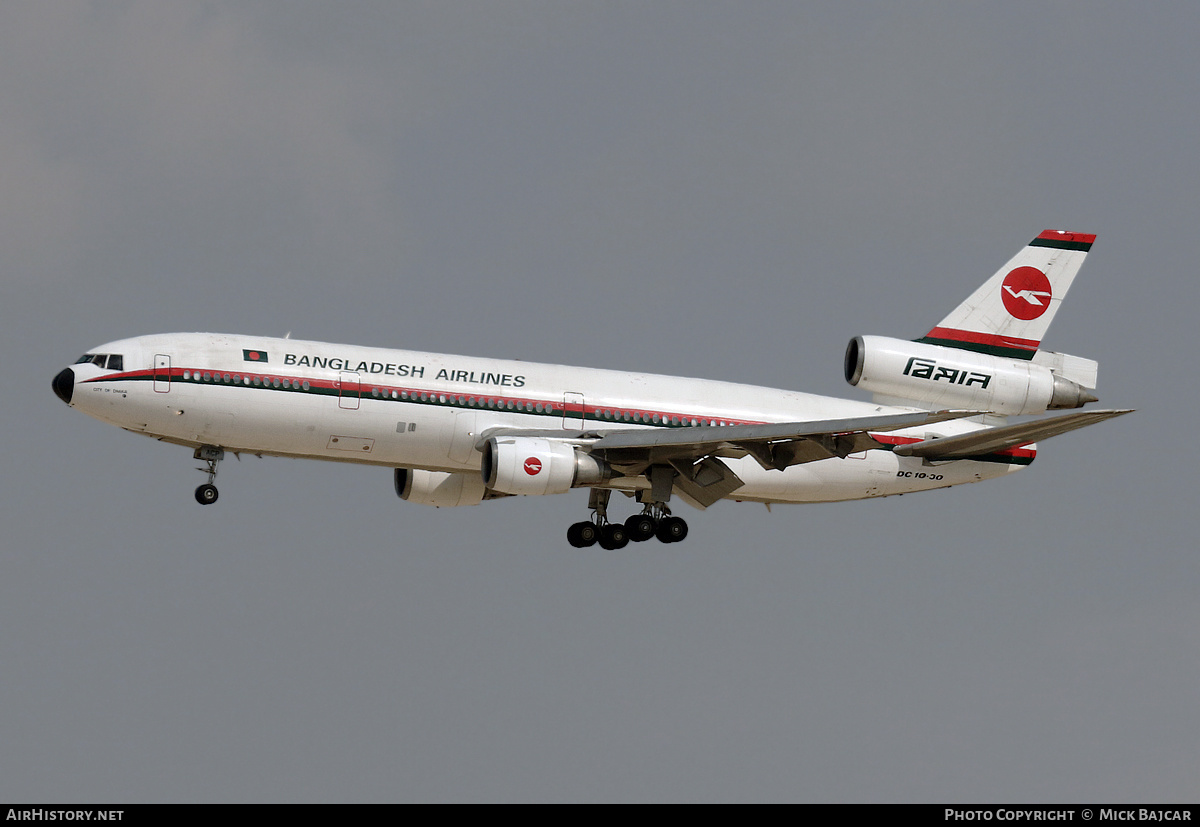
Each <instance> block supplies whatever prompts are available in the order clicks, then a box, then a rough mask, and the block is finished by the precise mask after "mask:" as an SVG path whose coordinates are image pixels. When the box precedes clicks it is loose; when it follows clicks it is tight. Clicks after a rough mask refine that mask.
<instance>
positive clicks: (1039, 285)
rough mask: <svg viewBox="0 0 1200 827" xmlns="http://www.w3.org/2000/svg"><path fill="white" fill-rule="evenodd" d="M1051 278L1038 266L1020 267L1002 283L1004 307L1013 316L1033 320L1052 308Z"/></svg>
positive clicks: (1001, 290)
mask: <svg viewBox="0 0 1200 827" xmlns="http://www.w3.org/2000/svg"><path fill="white" fill-rule="evenodd" d="M1051 297H1052V293H1051V290H1050V279H1048V278H1046V274H1045V273H1043V272H1042V271H1041V270H1039V269H1037V268H1036V267H1018V268H1017V269H1016V270H1013V271H1012V272H1011V273H1009V274H1008V275H1007V276H1005V277H1004V282H1003V283H1002V284H1001V285H1000V298H1002V299H1004V309H1005V310H1007V311H1008V312H1009V315H1011V316H1012V317H1013V318H1016V319H1022V320H1023V321H1027V322H1028V321H1032V320H1034V319H1036V318H1037V317H1038V316H1040V315H1042V314H1043V313H1045V312H1046V311H1047V310H1049V309H1050V299H1051Z"/></svg>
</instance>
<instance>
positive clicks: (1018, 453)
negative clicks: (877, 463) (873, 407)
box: [871, 433, 1038, 460]
mask: <svg viewBox="0 0 1200 827" xmlns="http://www.w3.org/2000/svg"><path fill="white" fill-rule="evenodd" d="M871 439H874V441H875V442H882V443H884V444H887V445H911V444H913V443H917V442H924V439H918V438H914V437H896V436H893V435H890V433H872V435H871ZM1033 442H1037V441H1036V439H1031V441H1030V442H1028V443H1026V444H1031V443H1033ZM989 453H990V454H996V455H998V456H1012V457H1026V459H1030V460H1032V459H1033V457H1036V456H1037V455H1038V453H1037V451H1036V450H1033V449H1032V448H1021V447H1016V448H1006V449H1004V450H1002V451H989ZM964 459H967V457H964Z"/></svg>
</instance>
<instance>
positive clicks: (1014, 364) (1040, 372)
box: [846, 336, 1096, 416]
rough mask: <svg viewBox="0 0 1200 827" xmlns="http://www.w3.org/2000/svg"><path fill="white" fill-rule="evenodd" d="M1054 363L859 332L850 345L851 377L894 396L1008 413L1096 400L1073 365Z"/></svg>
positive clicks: (857, 383)
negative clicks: (1071, 372)
mask: <svg viewBox="0 0 1200 827" xmlns="http://www.w3.org/2000/svg"><path fill="white" fill-rule="evenodd" d="M1050 355H1051V356H1060V354H1050ZM1063 360H1073V362H1070V364H1073V365H1079V364H1082V363H1085V362H1086V363H1089V364H1091V365H1092V366H1093V368H1094V366H1095V363H1094V362H1090V360H1084V359H1080V358H1079V357H1070V356H1061V359H1059V360H1058V361H1059V362H1060V363H1061V362H1062V361H1063ZM1053 364H1054V361H1053V360H1051V361H1050V362H1049V363H1047V361H1046V360H1044V359H1043V360H1028V361H1027V360H1022V359H1008V358H1004V357H1001V356H990V355H988V354H985V353H976V352H974V351H970V350H962V349H958V348H950V347H942V346H940V345H930V344H923V343H921V342H907V341H904V340H902V339H890V338H886V337H883V336H858V337H856V338H854V339H851V340H850V344H849V345H848V346H847V348H846V381H847V382H849V383H850V384H851V385H855V386H857V387H860V388H864V389H866V390H869V391H871V392H872V393H874V394H876V395H878V396H882V397H886V398H888V399H900V400H908V401H911V402H915V403H917V404H919V405H922V406H928V407H931V408H964V409H968V410H976V411H990V412H992V413H995V414H1000V415H1003V416H1018V415H1022V414H1035V413H1042V412H1043V411H1046V410H1051V409H1055V408H1080V407H1083V406H1084V405H1085V404H1087V403H1088V402H1095V401H1096V397H1095V396H1094V395H1093V394H1092V393H1090V391H1089V389H1087V388H1085V387H1083V386H1082V385H1080V384H1079V383H1077V382H1075V381H1072V380H1071V379H1069V378H1067V377H1066V376H1064V375H1062V373H1064V372H1067V371H1059V372H1056V371H1055V370H1054V369H1053V367H1052V365H1053ZM1076 375H1078V372H1077V371H1076ZM1092 375H1093V376H1094V370H1093V372H1092Z"/></svg>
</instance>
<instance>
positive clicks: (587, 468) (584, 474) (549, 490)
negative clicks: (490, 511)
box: [480, 436, 612, 495]
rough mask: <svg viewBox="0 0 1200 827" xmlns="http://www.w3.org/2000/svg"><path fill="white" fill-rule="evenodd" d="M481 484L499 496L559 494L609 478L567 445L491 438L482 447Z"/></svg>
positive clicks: (608, 473) (591, 459) (603, 468)
mask: <svg viewBox="0 0 1200 827" xmlns="http://www.w3.org/2000/svg"><path fill="white" fill-rule="evenodd" d="M480 471H481V473H482V481H483V483H484V484H485V485H486V486H487V487H488V489H490V490H492V491H499V492H500V493H502V494H533V495H540V494H562V493H563V492H565V491H568V490H569V489H571V488H577V487H579V486H584V485H593V484H595V483H598V482H601V481H603V480H606V479H610V478H611V477H612V470H611V469H610V468H609V467H608V465H607V464H606V463H604V462H602V461H601V460H599V459H597V458H596V457H593V456H592V455H591V454H588V453H586V452H584V451H581V450H580V449H579V448H577V447H576V446H574V445H572V444H571V443H569V442H562V441H559V440H552V439H541V438H538V437H503V436H502V437H492V438H491V439H489V440H488V441H487V442H486V443H484V447H483V463H482V466H481V468H480Z"/></svg>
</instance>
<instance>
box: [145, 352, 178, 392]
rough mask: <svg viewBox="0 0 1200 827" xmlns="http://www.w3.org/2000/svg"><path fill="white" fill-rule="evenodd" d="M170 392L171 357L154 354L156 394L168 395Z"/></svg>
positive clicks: (163, 354)
mask: <svg viewBox="0 0 1200 827" xmlns="http://www.w3.org/2000/svg"><path fill="white" fill-rule="evenodd" d="M143 364H145V363H143ZM170 390H171V357H170V356H168V355H167V354H165V353H156V354H154V392H155V393H167V392H169V391H170Z"/></svg>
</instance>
